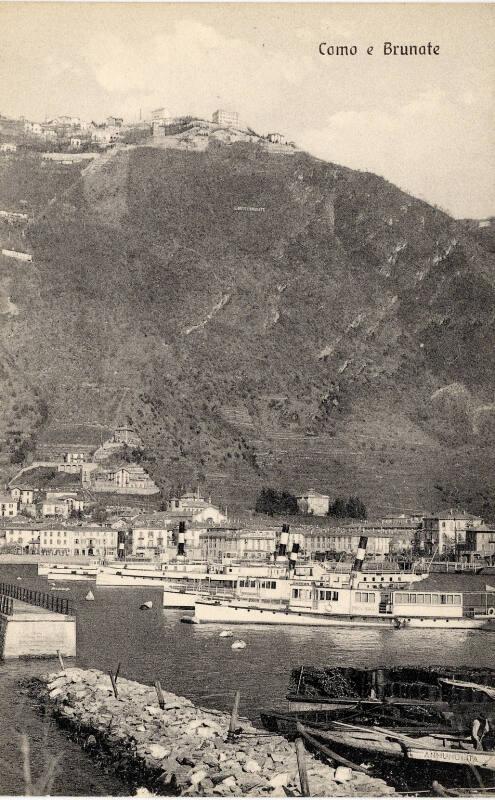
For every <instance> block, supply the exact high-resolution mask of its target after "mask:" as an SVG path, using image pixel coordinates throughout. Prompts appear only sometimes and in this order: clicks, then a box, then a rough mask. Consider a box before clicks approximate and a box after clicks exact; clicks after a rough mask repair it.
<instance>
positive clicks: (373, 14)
mask: <svg viewBox="0 0 495 800" xmlns="http://www.w3.org/2000/svg"><path fill="white" fill-rule="evenodd" d="M494 21H495V6H494V5H491V4H488V3H487V4H466V5H464V4H418V5H403V4H392V5H391V4H384V5H378V4H376V5H357V4H356V5H353V4H342V5H339V4H332V3H329V4H299V5H296V4H294V5H291V4H280V5H277V4H245V5H242V4H198V5H196V4H185V5H184V4H183V5H181V4H166V3H163V4H162V3H155V4H146V3H138V4H133V3H126V4H118V3H112V4H105V3H1V2H0V30H1V32H2V43H1V45H0V113H3V114H5V115H9V116H20V115H24V116H25V117H26V118H28V119H32V120H38V121H41V120H43V119H45V118H46V117H48V118H49V117H51V116H54V115H57V114H72V115H76V116H81V117H82V118H84V119H97V120H101V119H104V118H105V117H106V116H108V115H110V114H114V115H117V116H124V117H125V118H126V119H128V120H135V119H137V118H138V116H139V109H140V108H141V109H142V111H143V118H145V117H147V116H149V112H150V110H151V109H152V108H155V107H157V106H166V107H167V108H169V109H170V111H171V113H172V114H173V115H179V114H184V113H193V114H197V115H199V116H203V117H207V118H210V117H211V113H212V112H213V111H214V110H215V109H216V108H219V107H220V108H227V109H235V110H238V111H239V112H240V114H241V118H242V120H243V121H244V122H245V123H246V124H248V125H250V126H251V127H252V128H254V130H256V131H258V132H260V133H266V132H268V131H280V132H282V133H284V134H285V135H287V137H288V138H289V139H293V140H294V141H295V142H296V143H297V144H298V145H299V146H301V147H303V148H304V149H307V150H308V151H309V152H311V153H313V154H314V155H316V156H319V157H321V158H324V159H326V160H329V161H335V162H337V163H340V164H345V165H346V166H349V167H353V168H356V169H362V170H367V171H371V172H376V173H378V174H379V175H383V176H384V177H386V178H387V179H388V180H390V181H392V182H393V183H396V184H397V185H399V186H400V187H401V188H403V189H405V190H406V191H409V192H411V193H413V194H414V195H416V196H419V197H422V198H423V199H425V200H427V201H428V202H431V203H436V204H438V205H440V206H441V207H443V208H445V209H446V210H447V211H449V212H450V213H452V214H453V215H454V216H456V217H463V216H469V217H484V216H492V215H495V180H494V176H495V125H494V122H495V118H494V117H495V115H494V97H493V91H494V86H495V46H494V42H495V23H494ZM384 41H389V42H392V43H396V44H423V43H426V44H427V43H428V42H429V41H430V42H432V43H433V44H439V45H440V55H438V56H423V57H421V56H402V57H399V56H396V57H394V56H384V55H383V53H382V50H383V42H384ZM320 42H327V44H334V45H347V46H351V45H356V46H357V47H358V54H357V55H355V56H347V57H346V56H322V55H320V54H319V52H318V46H319V44H320ZM369 45H373V46H374V48H375V50H374V54H373V55H371V56H369V55H367V53H366V48H367V47H368V46H369Z"/></svg>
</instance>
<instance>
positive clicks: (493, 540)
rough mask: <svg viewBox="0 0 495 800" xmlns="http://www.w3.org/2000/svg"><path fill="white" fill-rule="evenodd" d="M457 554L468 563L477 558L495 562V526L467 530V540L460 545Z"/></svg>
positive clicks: (481, 526)
mask: <svg viewBox="0 0 495 800" xmlns="http://www.w3.org/2000/svg"><path fill="white" fill-rule="evenodd" d="M457 552H458V555H459V556H460V557H461V558H462V559H466V560H468V561H471V560H473V559H475V558H477V557H479V558H485V559H486V558H488V559H489V560H494V561H495V526H493V525H479V526H477V527H475V528H466V539H465V541H464V542H462V543H461V544H459V545H458V547H457Z"/></svg>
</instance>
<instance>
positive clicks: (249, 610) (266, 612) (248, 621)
mask: <svg viewBox="0 0 495 800" xmlns="http://www.w3.org/2000/svg"><path fill="white" fill-rule="evenodd" d="M194 608H195V614H194V615H195V619H196V620H197V621H198V622H205V623H216V622H219V623H222V624H224V623H228V624H229V625H235V624H240V625H252V624H255V625H306V626H308V625H316V626H319V627H342V626H344V627H356V626H360V627H374V628H392V627H393V624H394V620H393V618H391V617H390V616H386V615H383V616H382V617H380V616H372V615H370V616H364V615H362V616H360V615H357V614H355V615H344V614H341V615H338V614H324V613H320V614H319V613H314V612H311V611H306V610H304V611H300V612H299V611H285V610H280V609H272V608H270V607H267V608H261V607H256V606H255V607H247V606H244V605H234V604H232V605H222V604H218V605H217V604H214V603H202V602H197V603H196V605H195V607H194Z"/></svg>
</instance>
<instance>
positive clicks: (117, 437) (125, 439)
mask: <svg viewBox="0 0 495 800" xmlns="http://www.w3.org/2000/svg"><path fill="white" fill-rule="evenodd" d="M112 441H113V442H115V443H116V444H126V445H128V446H129V447H141V446H142V444H143V443H142V441H141V439H140V438H139V436H138V435H137V433H135V432H134V430H133V429H132V428H130V427H129V426H128V425H122V426H121V427H120V428H115V430H114V432H113V439H112Z"/></svg>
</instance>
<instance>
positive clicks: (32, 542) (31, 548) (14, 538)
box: [0, 517, 41, 553]
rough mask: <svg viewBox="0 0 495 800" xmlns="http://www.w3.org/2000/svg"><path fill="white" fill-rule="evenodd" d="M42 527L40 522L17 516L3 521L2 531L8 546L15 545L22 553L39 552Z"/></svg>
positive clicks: (0, 528)
mask: <svg viewBox="0 0 495 800" xmlns="http://www.w3.org/2000/svg"><path fill="white" fill-rule="evenodd" d="M40 528H41V526H40V523H35V522H33V521H32V520H28V519H26V518H25V517H17V519H15V520H9V521H7V520H5V521H3V523H2V524H1V527H0V532H1V533H2V534H3V535H4V537H5V544H6V545H7V546H10V547H15V548H16V550H17V551H18V552H20V553H37V552H38V550H39V535H40Z"/></svg>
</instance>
